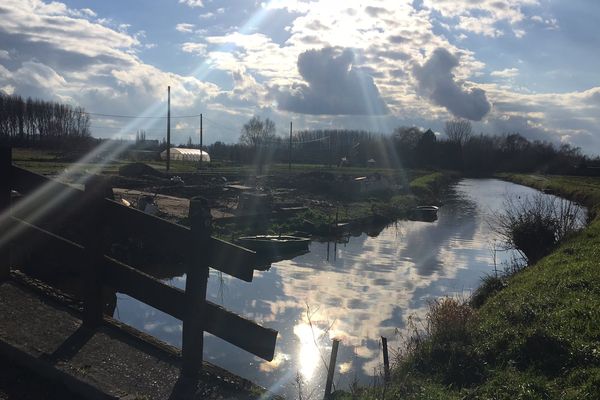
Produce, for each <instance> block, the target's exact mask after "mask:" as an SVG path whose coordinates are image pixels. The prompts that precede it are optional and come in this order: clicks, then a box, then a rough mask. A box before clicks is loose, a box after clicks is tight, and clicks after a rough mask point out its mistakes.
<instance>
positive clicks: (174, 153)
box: [160, 147, 210, 162]
mask: <svg viewBox="0 0 600 400" xmlns="http://www.w3.org/2000/svg"><path fill="white" fill-rule="evenodd" d="M170 153H171V160H178V161H200V157H202V161H203V162H204V161H205V162H210V156H209V155H208V153H207V152H205V151H204V150H200V149H186V148H182V147H171V152H170ZM160 158H161V159H163V160H166V159H167V150H165V151H163V152H162V153H160Z"/></svg>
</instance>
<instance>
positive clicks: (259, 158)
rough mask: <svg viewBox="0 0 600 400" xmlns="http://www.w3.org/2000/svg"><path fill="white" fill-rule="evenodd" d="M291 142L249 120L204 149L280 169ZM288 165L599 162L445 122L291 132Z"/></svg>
mask: <svg viewBox="0 0 600 400" xmlns="http://www.w3.org/2000/svg"><path fill="white" fill-rule="evenodd" d="M289 147H290V139H289V137H282V136H276V135H275V125H274V124H273V122H272V121H270V120H269V119H266V120H261V119H260V118H259V117H253V118H252V119H251V120H250V121H249V123H247V124H245V125H244V127H243V128H242V130H241V134H240V141H239V143H237V144H225V143H222V142H216V143H214V144H212V145H210V146H208V151H209V153H210V154H211V157H212V158H213V159H220V160H227V161H232V162H238V163H252V162H254V163H260V164H262V163H264V162H279V163H285V162H288V161H289V159H290V151H289ZM291 161H292V162H293V163H310V164H323V165H334V166H335V165H337V166H340V165H356V166H367V165H376V166H380V167H386V168H399V167H405V168H441V169H454V170H459V171H463V172H465V173H468V174H473V175H476V174H480V175H486V174H490V173H493V172H496V171H507V172H531V171H537V172H547V173H574V174H589V175H596V174H600V169H597V168H595V167H596V166H600V161H599V160H598V158H595V159H591V158H589V157H586V156H585V155H583V154H582V153H581V151H580V149H579V148H577V147H573V146H571V145H569V144H566V143H565V144H560V145H556V144H553V143H551V142H547V141H539V140H534V141H532V140H529V139H527V138H525V137H524V136H522V135H521V134H519V133H504V134H497V135H484V134H478V135H476V134H473V130H472V126H471V123H470V122H469V121H466V120H461V119H456V120H450V121H447V123H446V125H445V128H444V132H443V134H436V133H434V132H433V131H431V130H429V129H428V130H423V129H420V128H418V127H414V126H412V127H411V126H406V127H398V128H396V129H395V130H394V132H393V133H392V134H391V135H389V134H387V135H384V134H376V133H372V132H367V131H363V130H351V129H313V130H301V131H296V132H294V133H293V135H292V139H291Z"/></svg>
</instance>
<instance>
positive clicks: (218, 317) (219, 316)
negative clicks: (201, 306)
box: [205, 301, 277, 361]
mask: <svg viewBox="0 0 600 400" xmlns="http://www.w3.org/2000/svg"><path fill="white" fill-rule="evenodd" d="M205 329H206V332H208V333H210V334H212V335H215V336H217V337H219V338H221V339H223V340H225V341H227V342H229V343H231V344H233V345H235V346H237V347H239V348H241V349H244V350H246V351H247V352H249V353H252V354H254V355H256V356H258V357H260V358H262V359H264V360H267V361H271V360H273V356H274V354H275V344H276V342H277V331H276V330H274V329H270V328H265V327H262V326H260V325H258V324H257V323H256V322H253V321H251V320H249V319H246V318H244V317H241V316H239V315H237V314H235V313H232V312H231V311H227V310H226V309H224V308H223V307H221V306H219V305H217V304H214V303H212V302H210V301H207V302H206V325H205Z"/></svg>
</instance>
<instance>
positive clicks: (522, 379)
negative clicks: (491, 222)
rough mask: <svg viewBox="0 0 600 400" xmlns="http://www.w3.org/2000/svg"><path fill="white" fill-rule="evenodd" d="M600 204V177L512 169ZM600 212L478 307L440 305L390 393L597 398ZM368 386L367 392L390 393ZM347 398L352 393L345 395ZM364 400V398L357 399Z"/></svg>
mask: <svg viewBox="0 0 600 400" xmlns="http://www.w3.org/2000/svg"><path fill="white" fill-rule="evenodd" d="M501 178H503V179H507V180H511V181H513V182H516V183H521V184H526V185H529V186H533V187H535V188H538V189H551V190H552V191H553V192H554V193H556V194H558V195H561V196H565V197H567V198H570V199H572V200H575V201H578V202H580V203H581V204H583V205H585V206H587V207H589V208H590V209H591V210H596V209H597V208H598V207H600V179H597V178H580V177H564V176H543V177H542V176H532V175H510V176H509V175H503V176H501ZM599 255H600V218H598V217H596V218H594V219H593V220H592V221H591V223H590V224H589V226H587V227H586V228H585V229H583V230H582V231H580V232H578V233H577V234H575V235H574V236H573V237H571V238H569V239H568V240H566V241H565V242H564V243H562V244H561V245H560V246H558V247H557V248H556V249H555V250H554V251H553V252H552V253H551V254H550V255H548V256H547V257H545V258H544V259H542V260H541V261H540V262H538V263H537V264H535V265H533V266H530V267H527V268H525V269H523V270H521V271H520V272H518V273H516V274H515V275H513V276H512V277H511V278H510V279H509V280H508V283H507V285H506V287H505V288H503V289H502V290H500V291H499V292H497V293H496V294H495V295H492V296H491V297H490V298H488V299H487V301H486V302H485V303H484V304H483V305H482V306H481V307H480V308H478V309H475V308H473V307H471V306H470V305H469V304H467V303H462V302H460V301H453V300H450V301H440V302H437V303H433V306H432V308H431V309H430V312H429V314H428V317H427V322H426V329H425V330H426V334H427V335H426V337H418V336H416V337H415V336H413V337H412V340H411V341H410V342H409V345H408V346H407V348H406V349H404V350H403V352H402V353H401V357H400V358H399V360H398V361H397V364H396V367H395V368H394V369H393V373H392V381H391V384H390V385H388V387H387V388H385V397H386V398H403V399H404V398H406V399H435V398H439V399H452V398H456V399H458V398H461V399H462V398H467V399H489V398H494V399H515V398H522V399H538V398H539V399H554V398H557V399H558V398H560V399H587V398H590V399H592V398H598V397H597V396H598V393H600V264H599V263H598V257H599ZM382 391H383V389H382V388H379V389H365V390H363V391H361V392H360V395H359V397H362V398H382V394H383V392H382ZM339 397H341V398H343V397H348V398H350V397H351V396H350V395H349V394H340V396H339ZM355 398H356V397H355Z"/></svg>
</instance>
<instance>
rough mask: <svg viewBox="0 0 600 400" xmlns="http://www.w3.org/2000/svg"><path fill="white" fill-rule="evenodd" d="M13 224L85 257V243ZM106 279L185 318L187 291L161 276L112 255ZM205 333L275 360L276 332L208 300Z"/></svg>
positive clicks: (61, 249)
mask: <svg viewBox="0 0 600 400" xmlns="http://www.w3.org/2000/svg"><path fill="white" fill-rule="evenodd" d="M11 223H12V225H11V226H10V227H12V226H13V225H18V226H19V227H20V229H22V234H23V235H27V236H28V237H29V238H31V237H32V235H33V236H37V237H38V239H36V240H43V241H45V242H47V243H49V244H50V245H51V246H52V248H53V249H54V250H55V251H57V252H65V253H67V252H75V253H76V255H75V256H76V257H83V251H84V248H83V246H81V245H79V244H77V243H74V242H71V241H69V240H67V239H64V238H61V237H60V236H57V235H55V234H53V233H51V232H48V231H45V230H43V229H41V228H38V227H36V226H35V225H32V224H29V223H27V222H25V221H22V220H19V219H18V218H14V217H13V218H11ZM104 268H105V272H104V274H103V275H104V279H105V282H106V283H107V284H108V285H110V286H112V287H114V288H115V289H116V290H117V291H119V292H121V293H125V294H128V295H130V296H132V297H134V298H136V299H138V300H140V301H142V302H144V303H146V304H148V305H150V306H151V307H154V308H156V309H158V310H160V311H163V312H165V313H167V314H170V315H172V316H173V317H175V318H177V319H180V320H183V317H184V311H185V292H184V291H183V290H181V289H178V288H174V287H171V286H168V285H166V284H164V283H163V282H161V281H159V280H158V279H156V278H154V277H152V276H150V275H148V274H145V273H143V272H141V271H138V270H136V269H134V268H132V267H130V266H128V265H126V264H123V263H121V262H119V261H117V260H115V259H113V258H111V257H108V256H104ZM205 314H206V324H205V329H206V332H208V333H210V334H212V335H215V336H217V337H219V338H221V339H223V340H225V341H227V342H229V343H231V344H233V345H235V346H238V347H240V348H242V349H244V350H246V351H248V352H249V353H252V354H254V355H256V356H258V357H261V358H263V359H265V360H269V361H270V360H272V359H273V355H274V351H275V343H276V341H277V331H275V330H273V329H269V328H264V327H262V326H260V325H258V324H256V323H255V322H253V321H251V320H248V319H246V318H244V317H241V316H239V315H237V314H235V313H232V312H230V311H227V310H226V309H224V308H223V307H221V306H218V305H216V304H214V303H211V302H209V301H207V302H206V309H205Z"/></svg>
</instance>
